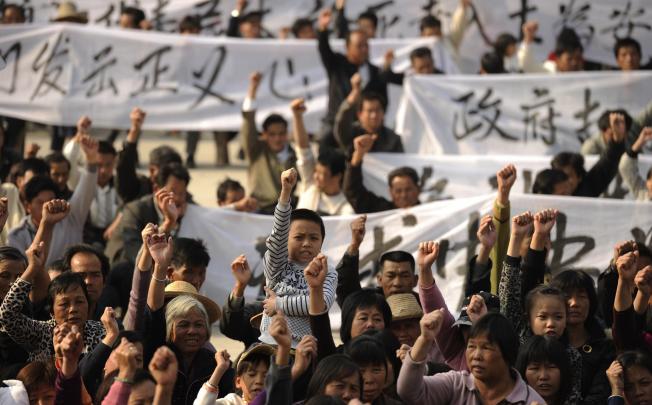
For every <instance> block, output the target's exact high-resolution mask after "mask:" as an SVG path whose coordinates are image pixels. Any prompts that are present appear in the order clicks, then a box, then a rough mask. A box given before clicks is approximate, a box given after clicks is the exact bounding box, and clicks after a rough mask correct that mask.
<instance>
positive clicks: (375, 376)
mask: <svg viewBox="0 0 652 405" xmlns="http://www.w3.org/2000/svg"><path fill="white" fill-rule="evenodd" d="M360 374H362V401H363V402H365V403H372V402H373V401H375V400H376V398H378V397H379V396H381V395H382V393H383V389H384V388H385V384H386V382H387V367H385V364H367V365H365V366H360Z"/></svg>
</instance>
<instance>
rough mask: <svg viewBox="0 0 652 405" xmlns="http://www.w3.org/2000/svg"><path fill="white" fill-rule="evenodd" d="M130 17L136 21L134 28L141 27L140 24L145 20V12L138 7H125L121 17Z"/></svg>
mask: <svg viewBox="0 0 652 405" xmlns="http://www.w3.org/2000/svg"><path fill="white" fill-rule="evenodd" d="M122 14H125V15H129V16H131V17H132V18H133V19H134V26H136V27H140V23H141V22H143V20H145V12H144V11H143V10H141V9H139V8H136V7H125V8H123V9H122V11H120V15H122Z"/></svg>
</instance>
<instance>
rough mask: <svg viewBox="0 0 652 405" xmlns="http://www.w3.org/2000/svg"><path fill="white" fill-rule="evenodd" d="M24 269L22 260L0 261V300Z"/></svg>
mask: <svg viewBox="0 0 652 405" xmlns="http://www.w3.org/2000/svg"><path fill="white" fill-rule="evenodd" d="M24 271H25V262H23V261H22V260H2V261H0V301H2V300H3V299H4V298H5V295H7V293H8V292H9V288H11V285H12V284H13V283H14V281H16V279H17V278H18V277H20V275H21V274H23V272H24Z"/></svg>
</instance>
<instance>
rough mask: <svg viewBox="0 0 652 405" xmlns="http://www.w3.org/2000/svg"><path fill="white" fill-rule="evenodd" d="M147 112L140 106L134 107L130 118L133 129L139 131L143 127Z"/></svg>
mask: <svg viewBox="0 0 652 405" xmlns="http://www.w3.org/2000/svg"><path fill="white" fill-rule="evenodd" d="M146 117H147V113H145V111H143V110H141V109H140V108H138V107H134V109H133V110H131V112H130V113H129V120H130V121H131V129H133V130H136V131H139V132H140V130H141V128H142V127H143V123H144V122H145V118H146Z"/></svg>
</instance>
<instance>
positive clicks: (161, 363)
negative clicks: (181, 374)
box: [149, 346, 179, 387]
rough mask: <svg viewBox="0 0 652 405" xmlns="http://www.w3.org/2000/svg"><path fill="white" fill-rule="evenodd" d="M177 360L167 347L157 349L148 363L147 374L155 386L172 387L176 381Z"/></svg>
mask: <svg viewBox="0 0 652 405" xmlns="http://www.w3.org/2000/svg"><path fill="white" fill-rule="evenodd" d="M178 367H179V365H178V363H177V358H176V356H175V355H174V353H172V350H170V349H169V348H168V347H167V346H161V347H159V348H158V349H157V350H156V352H155V353H154V357H152V361H150V362H149V372H150V374H152V377H154V379H155V380H156V384H157V385H162V386H170V387H171V386H173V385H174V383H175V382H176V381H177V369H178Z"/></svg>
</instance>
